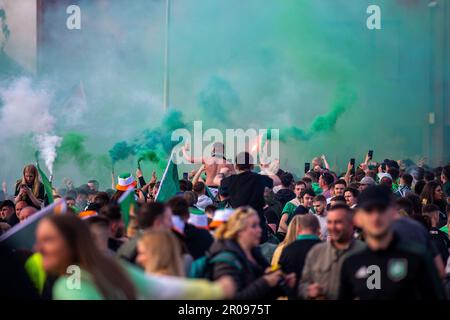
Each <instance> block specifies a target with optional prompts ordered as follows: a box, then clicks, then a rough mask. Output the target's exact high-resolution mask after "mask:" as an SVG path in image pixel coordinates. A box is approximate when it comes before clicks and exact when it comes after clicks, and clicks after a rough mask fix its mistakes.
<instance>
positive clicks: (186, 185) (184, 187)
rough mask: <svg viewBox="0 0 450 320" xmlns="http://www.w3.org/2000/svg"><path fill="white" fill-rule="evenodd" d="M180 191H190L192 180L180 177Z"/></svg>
mask: <svg viewBox="0 0 450 320" xmlns="http://www.w3.org/2000/svg"><path fill="white" fill-rule="evenodd" d="M179 182H180V191H182V192H184V191H192V182H190V181H189V180H185V179H181V180H180V181H179Z"/></svg>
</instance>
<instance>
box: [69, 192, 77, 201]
mask: <svg viewBox="0 0 450 320" xmlns="http://www.w3.org/2000/svg"><path fill="white" fill-rule="evenodd" d="M66 198H72V199H74V200H75V199H76V198H77V191H76V190H68V191H67V193H66Z"/></svg>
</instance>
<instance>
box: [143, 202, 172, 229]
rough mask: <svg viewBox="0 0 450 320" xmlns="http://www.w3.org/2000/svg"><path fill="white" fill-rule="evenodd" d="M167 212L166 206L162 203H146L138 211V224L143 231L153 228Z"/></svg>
mask: <svg viewBox="0 0 450 320" xmlns="http://www.w3.org/2000/svg"><path fill="white" fill-rule="evenodd" d="M164 211H166V205H165V204H164V203H162V202H151V203H144V204H143V205H142V206H141V207H140V208H139V210H138V211H137V222H138V226H139V228H141V229H147V228H150V227H152V226H153V224H154V223H155V221H156V219H158V218H159V217H161V216H162V215H163V214H164Z"/></svg>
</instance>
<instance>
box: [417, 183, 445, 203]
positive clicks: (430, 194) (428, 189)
mask: <svg viewBox="0 0 450 320" xmlns="http://www.w3.org/2000/svg"><path fill="white" fill-rule="evenodd" d="M440 186H441V185H440V183H439V182H436V181H430V182H428V183H427V184H426V185H425V187H424V188H423V190H422V193H421V194H420V202H421V203H422V205H425V204H432V203H434V202H435V199H434V190H436V188H437V187H440Z"/></svg>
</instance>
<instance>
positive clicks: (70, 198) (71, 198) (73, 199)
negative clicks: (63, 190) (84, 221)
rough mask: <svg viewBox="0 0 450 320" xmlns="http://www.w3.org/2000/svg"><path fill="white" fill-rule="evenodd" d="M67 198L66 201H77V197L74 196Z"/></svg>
mask: <svg viewBox="0 0 450 320" xmlns="http://www.w3.org/2000/svg"><path fill="white" fill-rule="evenodd" d="M65 199H66V201H69V200H72V201H75V198H73V197H65Z"/></svg>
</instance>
